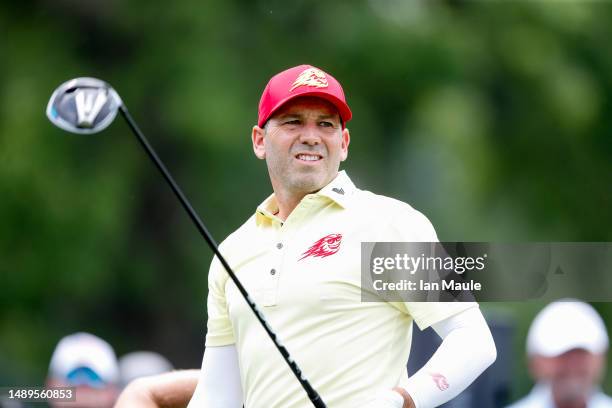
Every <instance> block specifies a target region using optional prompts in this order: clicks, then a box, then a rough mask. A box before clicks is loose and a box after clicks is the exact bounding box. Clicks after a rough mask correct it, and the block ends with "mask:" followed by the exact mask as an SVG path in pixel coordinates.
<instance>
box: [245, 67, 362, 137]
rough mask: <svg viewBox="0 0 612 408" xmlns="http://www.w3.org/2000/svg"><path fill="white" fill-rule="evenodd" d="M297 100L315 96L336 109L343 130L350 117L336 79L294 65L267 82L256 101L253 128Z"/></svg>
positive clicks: (313, 69)
mask: <svg viewBox="0 0 612 408" xmlns="http://www.w3.org/2000/svg"><path fill="white" fill-rule="evenodd" d="M298 96H316V97H319V98H323V99H325V100H327V101H329V102H331V103H332V104H333V105H334V106H335V107H336V109H338V113H339V114H340V118H342V127H343V128H344V127H345V126H346V122H348V121H349V120H351V117H352V116H353V114H352V113H351V110H350V109H349V107H348V105H347V103H346V99H345V98H344V91H343V90H342V86H341V85H340V82H338V81H337V80H336V78H334V77H333V76H331V75H329V74H328V73H326V72H323V71H322V70H320V69H319V68H316V67H313V66H312V65H298V66H297V67H293V68H289V69H287V70H285V71H283V72H280V73H278V74H276V75H274V76H273V77H272V79H270V82H268V85H266V89H264V91H263V94H262V95H261V99H260V101H259V119H258V121H257V126H259V127H263V126H264V125H265V123H266V122H267V121H268V119H270V116H272V115H273V114H274V112H276V111H277V110H278V109H279V108H280V107H281V106H283V105H284V104H285V103H287V102H289V101H290V100H291V99H294V98H297V97H298Z"/></svg>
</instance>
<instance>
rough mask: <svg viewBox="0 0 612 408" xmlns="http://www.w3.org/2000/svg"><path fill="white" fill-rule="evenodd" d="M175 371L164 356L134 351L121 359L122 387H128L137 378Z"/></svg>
mask: <svg viewBox="0 0 612 408" xmlns="http://www.w3.org/2000/svg"><path fill="white" fill-rule="evenodd" d="M173 369H174V367H173V366H172V364H171V363H170V362H169V361H168V360H167V359H166V358H165V357H164V356H162V355H161V354H158V353H155V352H153V351H134V352H132V353H128V354H126V355H124V356H122V357H121V358H120V359H119V372H120V375H121V384H122V386H126V385H127V384H128V383H130V382H131V381H132V380H135V379H136V378H140V377H146V376H149V375H156V374H162V373H166V372H168V371H172V370H173Z"/></svg>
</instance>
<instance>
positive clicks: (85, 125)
mask: <svg viewBox="0 0 612 408" xmlns="http://www.w3.org/2000/svg"><path fill="white" fill-rule="evenodd" d="M117 111H119V112H121V115H122V116H123V118H124V119H125V120H126V122H127V124H128V125H129V127H130V129H132V132H133V133H134V135H135V136H136V138H137V139H138V141H139V142H140V144H141V145H142V147H143V148H144V150H145V152H146V153H147V155H148V156H149V158H150V159H151V160H152V161H153V163H155V166H156V167H157V168H158V170H159V171H160V172H161V173H162V175H163V176H164V178H165V179H166V181H167V182H168V184H169V185H170V187H171V188H172V191H174V194H175V195H176V197H177V198H178V199H179V201H180V202H181V204H182V206H183V208H184V209H185V211H187V214H189V218H191V221H193V223H194V225H195V226H196V228H197V229H198V231H199V232H200V235H202V237H203V238H204V240H205V241H206V242H207V243H208V246H209V247H210V249H212V251H213V252H214V254H215V255H216V256H217V258H218V259H219V261H220V262H221V264H222V265H223V267H224V268H225V270H226V271H227V273H228V275H229V277H230V278H231V279H232V281H233V282H234V284H235V285H236V287H237V288H238V290H239V291H240V293H241V294H242V296H243V297H244V299H245V300H246V302H247V303H248V305H249V307H250V308H251V310H252V311H253V313H255V316H256V317H257V320H259V322H260V323H261V325H262V326H263V328H264V329H265V331H266V332H267V333H268V335H269V336H270V338H271V339H272V341H273V342H274V345H275V346H276V348H277V349H278V351H279V352H280V353H281V355H282V356H283V358H284V359H285V361H286V362H287V364H288V365H289V368H291V371H292V372H293V374H295V376H296V378H297V379H298V381H299V382H300V384H301V385H302V387H303V388H304V390H305V391H306V394H307V395H308V398H309V399H310V401H311V402H312V404H313V405H314V406H315V407H317V408H325V407H326V405H325V403H324V402H323V400H322V399H321V397H320V396H319V394H318V393H317V391H315V389H314V388H312V386H311V385H310V383H309V382H308V380H307V379H306V378H305V376H304V374H303V373H302V370H300V368H299V367H298V365H297V364H296V362H295V361H294V360H293V358H291V356H290V355H289V352H288V351H287V349H286V348H285V346H283V345H282V344H281V343H280V341H279V340H278V338H277V336H276V334H275V333H274V332H273V331H272V329H271V328H270V326H269V325H268V323H267V322H266V320H265V318H264V316H263V314H262V313H261V312H260V311H259V308H258V307H257V305H256V304H255V302H253V300H252V299H251V297H250V296H249V294H248V293H247V291H246V289H245V288H244V286H242V284H241V283H240V281H239V280H238V278H237V277H236V275H235V274H234V271H233V270H232V268H231V267H230V266H229V264H228V263H227V261H226V260H225V258H224V257H223V255H221V253H220V252H219V247H218V246H217V243H216V242H215V240H214V239H213V237H212V236H211V235H210V233H209V232H208V229H207V228H206V226H205V225H204V223H203V222H202V221H201V220H200V217H199V216H198V214H197V213H196V211H195V210H194V209H193V207H192V206H191V204H190V203H189V200H187V197H185V195H184V194H183V192H182V191H181V189H180V187H179V186H178V185H177V184H176V182H175V181H174V179H173V178H172V175H171V174H170V172H169V171H168V169H166V166H165V165H164V164H163V163H162V161H161V160H160V158H159V157H158V156H157V153H155V150H154V149H153V147H152V146H151V145H150V144H149V142H148V140H147V139H146V138H145V136H144V134H143V133H142V132H141V131H140V129H139V128H138V126H137V125H136V122H135V121H134V119H132V116H131V115H130V114H129V112H128V110H127V108H126V107H125V105H124V104H123V102H122V101H121V98H120V97H119V95H118V94H117V92H116V91H115V90H114V89H113V88H112V87H111V86H110V85H109V84H107V83H106V82H104V81H102V80H100V79H96V78H87V77H82V78H75V79H71V80H69V81H67V82H64V83H63V84H62V85H60V86H59V87H58V88H57V89H56V90H55V92H54V93H53V95H51V99H50V100H49V104H48V105H47V117H48V118H49V120H50V121H51V123H53V124H54V125H56V126H58V127H60V128H61V129H64V130H66V131H68V132H72V133H81V134H92V133H98V132H100V131H102V130H104V129H105V128H107V127H108V126H109V125H110V124H111V123H112V121H113V120H114V119H115V116H116V115H117Z"/></svg>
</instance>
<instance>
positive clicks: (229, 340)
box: [206, 256, 235, 347]
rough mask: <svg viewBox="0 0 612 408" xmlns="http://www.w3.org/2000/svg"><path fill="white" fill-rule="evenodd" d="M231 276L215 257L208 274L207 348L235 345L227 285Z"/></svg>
mask: <svg viewBox="0 0 612 408" xmlns="http://www.w3.org/2000/svg"><path fill="white" fill-rule="evenodd" d="M228 279H229V275H228V274H227V272H226V271H225V269H224V268H223V265H221V262H219V259H217V257H216V256H215V257H214V258H213V260H212V262H211V264H210V270H209V272H208V300H207V302H206V304H207V309H208V323H207V328H208V330H207V332H206V347H216V346H226V345H228V344H234V343H235V340H234V331H233V329H232V324H231V321H230V318H229V313H228V307H227V299H226V296H225V285H226V283H227V280H228Z"/></svg>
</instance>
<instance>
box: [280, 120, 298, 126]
mask: <svg viewBox="0 0 612 408" xmlns="http://www.w3.org/2000/svg"><path fill="white" fill-rule="evenodd" d="M300 123H301V122H300V120H299V119H289V120H287V121H285V123H284V124H285V125H299V124H300Z"/></svg>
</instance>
